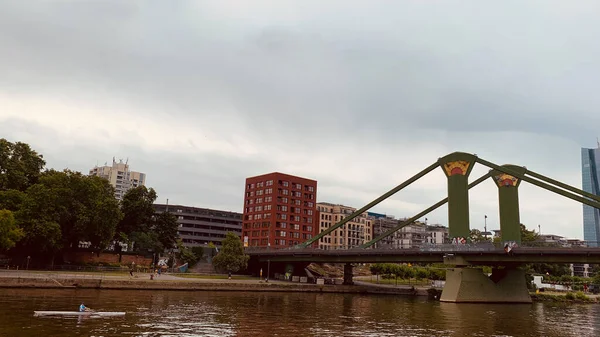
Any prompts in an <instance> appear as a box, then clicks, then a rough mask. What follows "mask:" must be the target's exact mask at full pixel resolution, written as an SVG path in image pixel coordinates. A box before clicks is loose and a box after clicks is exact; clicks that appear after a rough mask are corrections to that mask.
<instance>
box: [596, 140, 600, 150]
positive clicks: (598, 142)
mask: <svg viewBox="0 0 600 337" xmlns="http://www.w3.org/2000/svg"><path fill="white" fill-rule="evenodd" d="M596 143H597V144H598V148H599V149H600V140H599V139H598V137H596Z"/></svg>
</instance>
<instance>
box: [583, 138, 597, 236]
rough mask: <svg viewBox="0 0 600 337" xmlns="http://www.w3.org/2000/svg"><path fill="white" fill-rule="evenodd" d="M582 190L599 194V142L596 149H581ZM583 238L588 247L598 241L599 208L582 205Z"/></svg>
mask: <svg viewBox="0 0 600 337" xmlns="http://www.w3.org/2000/svg"><path fill="white" fill-rule="evenodd" d="M581 173H582V190H584V191H586V192H588V193H592V194H595V195H600V183H599V181H600V143H599V144H598V148H597V149H586V148H582V149H581ZM583 240H584V241H586V242H587V244H588V246H590V247H598V246H599V243H600V210H599V209H597V208H594V207H591V206H588V205H583Z"/></svg>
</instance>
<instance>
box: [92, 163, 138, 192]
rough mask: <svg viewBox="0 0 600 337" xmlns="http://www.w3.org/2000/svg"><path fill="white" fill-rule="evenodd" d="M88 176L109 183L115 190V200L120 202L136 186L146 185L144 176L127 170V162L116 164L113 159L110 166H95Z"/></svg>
mask: <svg viewBox="0 0 600 337" xmlns="http://www.w3.org/2000/svg"><path fill="white" fill-rule="evenodd" d="M89 175H90V176H98V177H101V178H104V179H106V180H108V181H109V182H110V184H111V185H112V186H113V187H114V188H115V198H117V200H122V199H123V196H124V195H125V193H127V191H129V190H130V189H132V188H135V187H138V186H145V185H146V174H145V173H141V172H136V171H131V170H130V169H129V164H128V163H127V162H125V163H123V160H119V162H118V163H117V162H116V161H115V158H113V162H112V166H108V165H107V164H106V163H105V164H104V166H95V167H94V168H93V169H91V170H90V173H89Z"/></svg>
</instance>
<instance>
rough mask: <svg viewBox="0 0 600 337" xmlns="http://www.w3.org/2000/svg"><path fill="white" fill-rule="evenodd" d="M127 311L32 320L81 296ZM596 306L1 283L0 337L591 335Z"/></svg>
mask: <svg viewBox="0 0 600 337" xmlns="http://www.w3.org/2000/svg"><path fill="white" fill-rule="evenodd" d="M82 299H83V300H85V303H86V304H87V305H89V306H90V307H92V308H95V309H99V310H103V311H126V312H127V315H126V316H125V317H112V318H73V317H57V318H49V317H44V318H42V317H33V315H32V312H33V310H73V309H72V308H76V307H77V306H78V305H79V303H80V301H81V300H82ZM598 308H599V306H598V305H551V304H542V303H535V304H533V305H516V306H515V305H486V304H472V305H469V304H452V303H440V302H431V301H426V300H424V299H412V298H405V297H396V296H373V295H350V294H298V293H256V292H248V293H246V292H220V293H219V292H160V291H159V292H155V291H133V292H129V291H94V290H83V291H82V290H77V291H72V290H69V291H64V290H27V289H19V290H7V289H0V336H20V337H39V336H40V335H43V336H44V337H47V336H67V335H73V336H75V335H81V336H103V337H109V336H122V335H125V336H172V337H188V336H289V335H296V336H326V337H328V336H332V337H333V336H336V337H337V336H377V337H383V336H400V337H402V336H415V337H421V336H428V337H429V336H448V337H453V336H495V337H501V336H502V337H504V336H506V337H512V336H524V337H533V336H536V337H537V336H546V337H563V336H577V337H588V336H589V337H592V336H596V337H597V336H598V335H600V334H598V331H599V322H600V310H598Z"/></svg>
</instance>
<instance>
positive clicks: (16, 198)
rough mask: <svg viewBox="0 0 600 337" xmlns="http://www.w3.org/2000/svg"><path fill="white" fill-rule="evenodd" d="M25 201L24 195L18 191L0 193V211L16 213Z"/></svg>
mask: <svg viewBox="0 0 600 337" xmlns="http://www.w3.org/2000/svg"><path fill="white" fill-rule="evenodd" d="M23 200H25V193H24V192H21V191H18V190H6V191H0V209H7V210H9V211H13V212H16V211H18V210H19V208H20V207H21V204H22V203H23Z"/></svg>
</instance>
